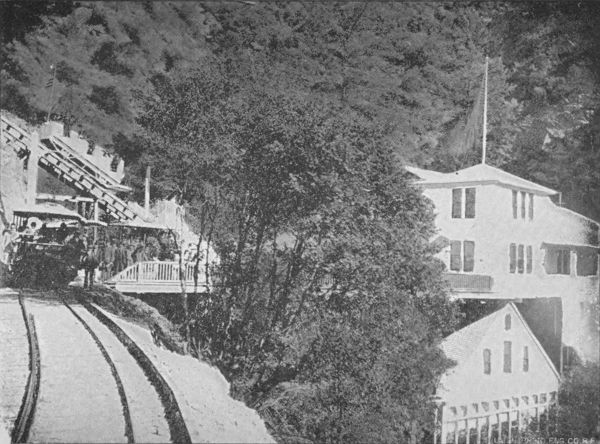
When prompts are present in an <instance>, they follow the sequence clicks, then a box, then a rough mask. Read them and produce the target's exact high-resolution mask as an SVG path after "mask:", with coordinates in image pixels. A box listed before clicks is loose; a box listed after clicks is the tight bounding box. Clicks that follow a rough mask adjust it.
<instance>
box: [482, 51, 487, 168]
mask: <svg viewBox="0 0 600 444" xmlns="http://www.w3.org/2000/svg"><path fill="white" fill-rule="evenodd" d="M487 88H488V58H487V56H486V57H485V74H484V77H483V131H482V132H483V135H482V139H483V140H482V143H481V163H482V164H484V163H485V157H486V148H487V147H486V139H487V137H486V136H487Z"/></svg>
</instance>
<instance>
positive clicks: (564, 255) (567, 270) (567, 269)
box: [558, 250, 571, 274]
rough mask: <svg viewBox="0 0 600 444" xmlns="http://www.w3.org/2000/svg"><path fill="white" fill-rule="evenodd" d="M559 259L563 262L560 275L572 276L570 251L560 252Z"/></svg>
mask: <svg viewBox="0 0 600 444" xmlns="http://www.w3.org/2000/svg"><path fill="white" fill-rule="evenodd" d="M558 257H559V259H560V260H562V264H561V265H562V267H561V268H560V270H559V273H562V274H571V252H570V251H569V250H561V251H559V254H558Z"/></svg>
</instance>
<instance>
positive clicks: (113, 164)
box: [110, 156, 119, 173]
mask: <svg viewBox="0 0 600 444" xmlns="http://www.w3.org/2000/svg"><path fill="white" fill-rule="evenodd" d="M118 167H119V157H118V156H114V157H113V158H112V160H111V162H110V170H111V171H112V172H113V173H114V172H116V171H117V169H118Z"/></svg>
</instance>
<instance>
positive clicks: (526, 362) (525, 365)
mask: <svg viewBox="0 0 600 444" xmlns="http://www.w3.org/2000/svg"><path fill="white" fill-rule="evenodd" d="M523 371H524V372H528V371H529V347H527V346H524V347H523Z"/></svg>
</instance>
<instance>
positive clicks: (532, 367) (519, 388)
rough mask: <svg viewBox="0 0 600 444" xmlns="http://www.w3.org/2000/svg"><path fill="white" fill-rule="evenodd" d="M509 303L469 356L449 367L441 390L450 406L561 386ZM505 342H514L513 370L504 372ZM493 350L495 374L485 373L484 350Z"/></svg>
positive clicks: (492, 359) (442, 381) (441, 383)
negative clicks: (507, 323) (509, 320)
mask: <svg viewBox="0 0 600 444" xmlns="http://www.w3.org/2000/svg"><path fill="white" fill-rule="evenodd" d="M509 307H510V306H509V305H507V306H505V307H504V308H503V309H501V310H500V311H499V312H497V313H496V315H495V316H494V319H493V322H492V324H491V326H490V329H489V330H488V331H487V333H486V334H485V335H484V337H483V338H482V339H481V342H480V343H479V344H478V346H477V347H476V349H474V350H472V353H471V354H470V355H469V357H468V358H466V359H465V360H463V361H462V362H459V363H458V365H457V366H456V367H454V368H453V369H451V370H449V372H448V373H447V374H446V375H444V376H443V377H442V379H441V381H440V387H439V390H438V392H437V394H438V396H440V397H441V399H442V401H443V402H445V403H446V405H448V406H452V405H456V406H461V405H466V404H472V403H478V402H486V401H487V402H492V401H494V400H503V399H506V398H511V397H513V396H519V397H520V396H524V395H531V394H535V393H547V392H552V391H556V390H557V389H558V384H559V380H558V375H557V374H556V373H555V372H554V371H553V369H552V364H551V363H550V362H549V360H548V359H547V358H546V357H545V356H544V354H543V353H542V351H541V350H540V348H539V346H538V344H537V343H536V341H535V340H534V339H533V338H532V337H531V335H530V334H529V333H528V332H527V329H526V327H525V326H524V325H523V323H522V322H521V321H520V320H519V319H518V317H517V316H516V315H515V313H514V311H513V310H512V309H510V308H509ZM507 313H510V314H511V317H512V326H511V329H510V330H508V331H507V330H504V317H505V315H506V314H507ZM504 341H511V342H512V372H511V373H504V372H503V352H504ZM524 346H528V348H529V371H528V372H524V371H523V347H524ZM485 348H489V349H490V350H491V352H492V355H491V363H492V371H491V374H489V375H486V374H484V372H483V350H484V349H485Z"/></svg>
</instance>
